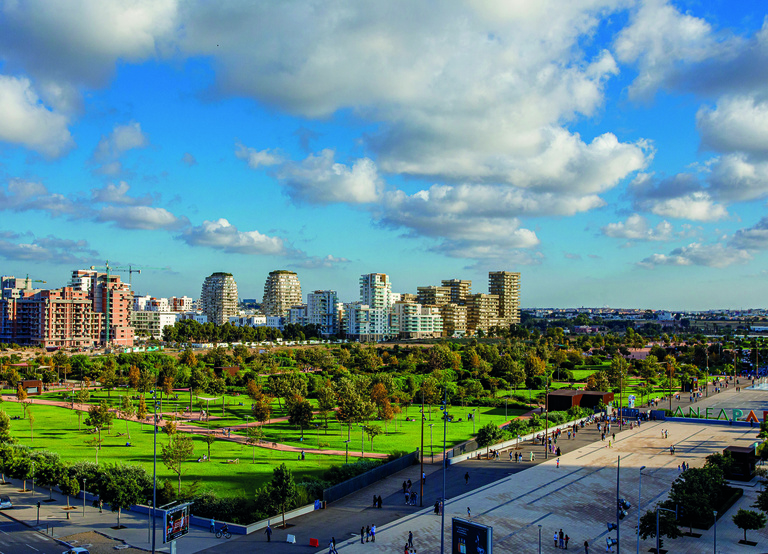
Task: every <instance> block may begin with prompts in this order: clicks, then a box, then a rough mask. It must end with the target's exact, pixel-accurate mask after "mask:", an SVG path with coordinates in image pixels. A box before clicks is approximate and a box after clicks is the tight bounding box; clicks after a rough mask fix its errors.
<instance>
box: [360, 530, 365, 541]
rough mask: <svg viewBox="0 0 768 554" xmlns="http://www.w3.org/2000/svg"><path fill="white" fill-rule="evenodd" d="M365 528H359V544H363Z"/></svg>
mask: <svg viewBox="0 0 768 554" xmlns="http://www.w3.org/2000/svg"><path fill="white" fill-rule="evenodd" d="M364 539H365V527H361V528H360V544H363V543H364V542H365V540H364Z"/></svg>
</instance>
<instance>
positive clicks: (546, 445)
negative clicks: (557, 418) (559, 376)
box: [544, 385, 549, 460]
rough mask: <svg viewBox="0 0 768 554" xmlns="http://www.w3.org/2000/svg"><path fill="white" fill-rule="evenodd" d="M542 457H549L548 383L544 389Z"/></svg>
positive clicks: (546, 458)
mask: <svg viewBox="0 0 768 554" xmlns="http://www.w3.org/2000/svg"><path fill="white" fill-rule="evenodd" d="M544 459H545V460H548V459H549V385H547V387H546V389H545V391H544Z"/></svg>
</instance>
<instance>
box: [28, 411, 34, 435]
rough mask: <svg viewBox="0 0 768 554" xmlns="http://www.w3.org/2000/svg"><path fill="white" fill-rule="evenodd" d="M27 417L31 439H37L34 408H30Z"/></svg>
mask: <svg viewBox="0 0 768 554" xmlns="http://www.w3.org/2000/svg"><path fill="white" fill-rule="evenodd" d="M27 419H28V420H29V440H32V441H33V440H35V415H34V414H33V413H32V410H31V409H30V410H28V413H27Z"/></svg>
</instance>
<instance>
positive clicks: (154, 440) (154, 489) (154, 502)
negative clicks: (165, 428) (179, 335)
mask: <svg viewBox="0 0 768 554" xmlns="http://www.w3.org/2000/svg"><path fill="white" fill-rule="evenodd" d="M152 400H153V401H154V404H155V420H154V421H153V422H152V423H153V425H152V432H153V433H154V434H153V435H152V443H153V452H152V554H155V543H156V541H157V537H156V536H155V535H157V531H156V530H157V515H156V514H155V507H156V506H157V393H155V394H153V395H152Z"/></svg>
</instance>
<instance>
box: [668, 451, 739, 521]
mask: <svg viewBox="0 0 768 554" xmlns="http://www.w3.org/2000/svg"><path fill="white" fill-rule="evenodd" d="M723 487H725V479H724V478H723V472H722V470H721V469H720V468H719V467H717V466H715V465H707V466H704V467H701V468H696V467H694V468H691V469H687V470H686V471H685V472H683V473H682V474H681V475H680V476H679V477H678V478H677V479H675V481H674V482H673V483H672V487H671V488H670V491H669V500H670V502H672V503H673V504H677V505H679V506H684V507H685V508H684V510H683V513H682V515H681V516H680V518H679V519H680V522H681V523H682V524H683V525H685V526H687V527H689V528H690V530H691V532H693V524H694V523H698V522H700V521H709V518H710V517H712V510H713V509H714V506H715V505H716V502H717V498H718V496H719V495H720V493H721V492H722V490H723Z"/></svg>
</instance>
